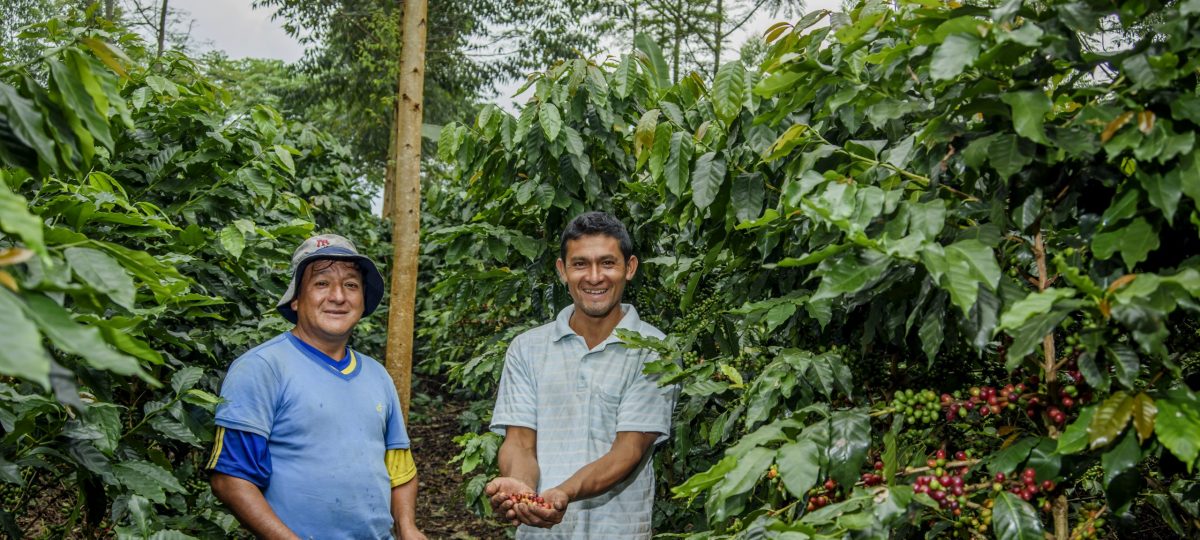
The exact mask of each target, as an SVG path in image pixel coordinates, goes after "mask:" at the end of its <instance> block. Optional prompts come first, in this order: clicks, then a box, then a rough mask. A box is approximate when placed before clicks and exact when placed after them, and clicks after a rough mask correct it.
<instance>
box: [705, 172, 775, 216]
mask: <svg viewBox="0 0 1200 540" xmlns="http://www.w3.org/2000/svg"><path fill="white" fill-rule="evenodd" d="M692 189H693V190H694V189H695V188H694V187H693V188H692ZM730 198H731V200H732V202H733V206H732V209H731V210H732V211H733V217H734V219H736V220H737V221H738V222H743V223H744V222H749V221H753V220H755V219H757V218H758V217H759V216H760V215H762V211H763V201H764V200H765V198H766V190H765V188H764V185H763V177H762V175H761V174H757V173H750V174H739V175H737V176H736V177H734V179H733V189H732V190H731V194H730Z"/></svg>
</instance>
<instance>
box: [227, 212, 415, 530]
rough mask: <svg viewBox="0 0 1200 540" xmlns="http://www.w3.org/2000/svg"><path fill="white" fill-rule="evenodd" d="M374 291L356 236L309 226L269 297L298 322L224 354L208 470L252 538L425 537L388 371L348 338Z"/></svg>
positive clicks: (374, 278) (378, 285)
mask: <svg viewBox="0 0 1200 540" xmlns="http://www.w3.org/2000/svg"><path fill="white" fill-rule="evenodd" d="M382 298H383V277H382V276H381V275H380V273H379V270H378V269H377V268H376V267H375V264H374V263H373V262H372V261H371V260H370V259H368V258H367V257H365V256H363V255H360V254H359V253H358V251H357V250H356V249H355V248H354V244H352V243H351V242H350V241H349V240H346V239H345V238H343V237H341V236H337V235H333V234H326V235H320V236H315V237H313V238H309V239H308V240H306V241H305V242H304V243H302V244H301V245H300V247H299V248H297V249H296V252H295V254H294V255H293V256H292V280H291V283H290V284H289V285H288V289H287V291H286V292H285V293H284V295H283V298H282V299H281V300H280V301H279V304H278V305H277V306H276V308H277V309H278V310H279V312H280V313H281V314H282V315H283V316H284V318H285V319H287V320H288V321H290V322H292V323H294V324H295V325H296V326H295V327H294V328H292V330H291V331H289V332H285V333H283V334H281V335H279V336H276V337H275V338H272V339H271V340H269V341H267V342H266V343H263V344H262V345H259V346H258V347H255V348H254V349H251V350H250V351H249V352H247V353H245V354H243V355H242V356H241V357H239V358H238V359H237V360H236V361H234V362H233V364H232V365H231V366H230V368H229V372H228V374H227V375H226V377H225V381H224V382H223V383H222V386H221V397H222V398H223V402H222V403H221V404H220V405H219V406H218V407H217V414H216V424H217V440H216V443H215V444H214V446H213V452H212V456H211V458H210V459H209V462H208V469H210V470H211V471H212V477H211V480H210V482H211V485H212V490H213V493H214V494H215V495H216V496H217V498H218V499H220V500H221V502H224V503H225V505H226V506H228V507H229V508H230V509H231V510H232V511H233V513H234V515H235V516H237V518H238V520H239V521H240V522H241V523H242V525H243V526H244V527H245V528H246V529H248V530H250V531H251V532H252V533H254V534H255V535H257V536H259V537H260V538H272V539H274V538H280V539H295V538H305V539H308V538H315V539H321V540H324V539H327V538H330V539H347V540H349V539H388V538H393V537H394V535H395V536H399V538H401V539H403V540H409V539H418V540H424V539H425V536H424V535H423V534H422V533H421V531H420V530H419V529H417V526H416V520H415V506H416V497H417V479H416V466H415V465H414V463H413V459H412V454H411V452H410V451H409V439H408V434H407V432H406V431H405V427H404V418H403V413H402V411H401V409H400V402H399V399H398V398H397V396H396V389H395V387H394V386H393V383H392V379H391V377H389V376H388V373H387V371H386V370H385V369H384V368H383V366H382V365H380V364H379V363H378V362H376V361H375V360H373V359H371V358H369V357H367V356H365V355H363V354H361V353H359V352H357V351H354V350H352V349H350V348H349V347H347V346H346V344H347V342H348V341H349V339H350V333H351V332H352V331H353V330H354V326H355V325H356V324H357V323H358V321H359V319H361V318H362V317H364V316H366V315H370V314H371V313H372V312H373V311H375V308H376V307H378V305H379V302H380V300H381V299H382Z"/></svg>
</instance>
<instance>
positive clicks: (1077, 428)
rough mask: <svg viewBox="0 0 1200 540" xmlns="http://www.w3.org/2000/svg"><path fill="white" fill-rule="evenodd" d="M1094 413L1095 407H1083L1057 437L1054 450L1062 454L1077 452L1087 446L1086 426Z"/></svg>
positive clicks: (1090, 421)
mask: <svg viewBox="0 0 1200 540" xmlns="http://www.w3.org/2000/svg"><path fill="white" fill-rule="evenodd" d="M1095 414H1096V407H1094V406H1093V407H1085V408H1083V409H1081V410H1080V411H1079V417H1078V418H1076V419H1075V421H1074V422H1071V424H1070V425H1068V426H1067V428H1066V429H1065V430H1063V433H1062V434H1061V435H1059V437H1058V449H1057V450H1056V452H1058V453H1059V454H1063V455H1069V454H1078V453H1079V452H1082V451H1083V450H1084V449H1085V448H1087V447H1088V441H1089V439H1088V426H1090V425H1091V423H1092V417H1093V416H1094V415H1095Z"/></svg>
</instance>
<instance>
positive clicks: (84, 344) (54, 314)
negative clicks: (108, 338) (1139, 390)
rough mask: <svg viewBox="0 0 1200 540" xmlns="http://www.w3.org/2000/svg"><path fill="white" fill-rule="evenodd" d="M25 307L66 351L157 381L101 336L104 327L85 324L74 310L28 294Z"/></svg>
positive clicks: (96, 364)
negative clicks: (98, 327) (76, 320)
mask: <svg viewBox="0 0 1200 540" xmlns="http://www.w3.org/2000/svg"><path fill="white" fill-rule="evenodd" d="M26 302H27V304H26V305H25V306H24V307H23V309H24V311H25V315H27V316H28V317H29V318H30V319H33V321H34V322H36V323H37V325H38V327H40V328H41V330H42V332H44V333H45V334H46V336H47V337H49V338H50V341H51V342H52V343H54V345H55V346H56V347H58V348H59V349H61V350H62V351H63V352H66V353H69V354H75V355H79V356H81V357H83V358H84V359H85V360H87V362H88V364H89V365H91V366H92V367H94V368H96V369H104V370H108V371H112V372H113V373H118V374H121V375H137V376H139V377H141V378H142V379H143V380H145V381H147V382H149V383H151V384H154V385H157V384H158V383H157V381H155V380H154V379H153V378H152V377H150V375H149V374H147V373H146V372H145V371H143V370H142V368H141V365H139V364H138V361H137V359H135V358H133V357H130V356H126V355H124V354H121V353H119V352H117V351H115V350H113V348H112V347H110V346H109V345H108V343H105V342H104V339H103V338H102V337H101V336H100V330H98V329H97V328H96V327H94V326H92V327H89V326H83V325H80V324H78V323H76V322H75V321H74V320H72V319H71V314H70V313H68V312H67V310H65V309H63V308H62V306H59V305H58V304H56V303H54V301H53V300H51V299H49V298H47V297H45V296H43V295H41V294H30V295H27V296H26Z"/></svg>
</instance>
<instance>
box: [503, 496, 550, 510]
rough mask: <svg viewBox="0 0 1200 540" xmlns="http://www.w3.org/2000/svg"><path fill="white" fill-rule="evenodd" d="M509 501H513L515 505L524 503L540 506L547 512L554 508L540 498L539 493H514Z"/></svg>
mask: <svg viewBox="0 0 1200 540" xmlns="http://www.w3.org/2000/svg"><path fill="white" fill-rule="evenodd" d="M508 500H510V501H512V502H513V504H514V505H517V504H522V503H524V504H528V505H530V506H539V507H541V508H545V509H547V510H551V509H553V508H554V506H553V505H551V504H550V503H548V502H546V501H545V500H544V499H542V498H541V497H539V496H538V494H537V493H514V494H512V495H509V496H508Z"/></svg>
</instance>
